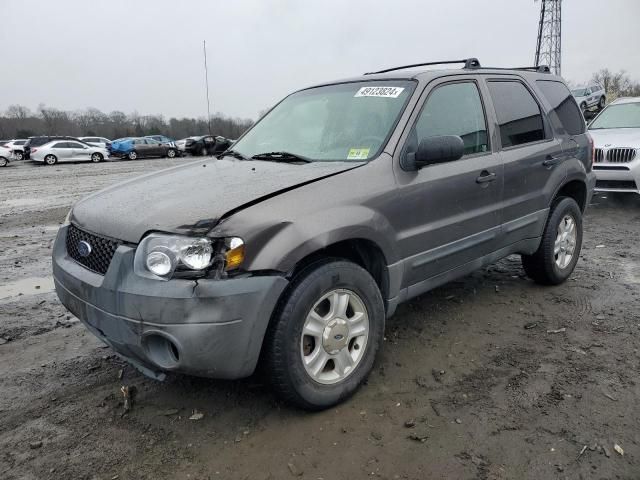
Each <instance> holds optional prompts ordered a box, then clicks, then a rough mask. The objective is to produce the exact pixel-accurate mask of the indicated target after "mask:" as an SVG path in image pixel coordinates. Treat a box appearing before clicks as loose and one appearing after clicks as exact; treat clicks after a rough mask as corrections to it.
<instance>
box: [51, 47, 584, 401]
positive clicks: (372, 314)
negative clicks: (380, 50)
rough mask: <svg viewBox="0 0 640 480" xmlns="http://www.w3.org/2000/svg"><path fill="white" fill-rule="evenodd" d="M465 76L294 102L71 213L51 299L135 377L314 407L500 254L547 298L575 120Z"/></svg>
mask: <svg viewBox="0 0 640 480" xmlns="http://www.w3.org/2000/svg"><path fill="white" fill-rule="evenodd" d="M441 63H457V62H441ZM462 63H464V67H463V68H461V69H449V70H429V69H424V68H422V69H418V70H416V69H415V68H413V69H410V68H408V67H399V68H394V69H388V70H383V71H381V72H375V73H371V74H365V75H363V76H360V77H357V78H352V79H348V80H341V81H336V82H330V83H326V84H322V85H319V86H315V87H312V88H306V89H303V90H300V91H298V92H295V93H293V94H291V95H289V96H288V97H286V98H285V99H284V100H282V101H281V102H280V103H279V104H277V105H276V106H275V107H274V108H273V109H272V110H271V111H269V112H268V113H267V114H266V115H265V116H264V117H263V118H262V119H260V121H259V122H258V123H256V124H255V125H254V126H253V127H252V128H251V129H250V130H249V131H247V132H246V133H245V134H244V135H243V136H242V137H241V138H240V139H239V140H238V141H237V142H236V143H235V144H234V145H233V148H232V149H231V150H227V151H225V152H223V153H222V154H220V155H219V157H218V158H217V159H215V158H213V159H208V160H200V161H197V162H194V163H190V164H187V165H183V166H179V167H175V168H171V169H169V170H165V171H162V172H158V173H153V174H150V175H146V176H144V177H141V178H139V179H135V180H132V181H128V182H125V183H123V184H120V185H116V186H113V187H110V188H107V189H106V190H103V191H101V192H98V193H95V194H93V195H91V196H89V197H87V198H85V199H84V200H81V201H79V202H78V203H77V204H76V205H75V206H74V207H73V209H72V210H71V212H70V213H69V216H68V218H67V221H66V222H65V224H64V226H63V227H62V228H61V229H60V231H59V233H58V236H57V240H56V243H55V246H54V251H53V274H54V278H55V285H56V290H57V293H58V296H59V297H60V299H61V301H62V303H63V304H64V305H65V306H66V307H67V308H68V309H69V310H70V311H71V312H72V313H73V314H74V315H76V316H77V317H78V318H79V319H80V320H82V322H83V323H84V324H85V325H86V326H87V328H88V329H89V330H90V331H91V332H93V333H94V334H95V335H96V336H98V337H99V338H100V339H101V340H103V341H104V342H105V343H106V344H108V345H110V346H111V347H112V348H113V349H114V350H115V351H116V352H117V353H118V354H119V355H120V356H121V357H123V358H124V359H126V360H128V361H129V362H130V363H132V364H133V365H134V366H136V367H137V368H138V369H139V370H141V371H142V372H143V373H145V374H147V375H149V376H151V377H154V378H158V379H162V378H163V377H164V375H165V372H182V373H187V374H193V375H199V376H205V377H214V378H240V377H245V376H248V375H251V374H252V373H253V372H254V370H256V367H257V366H258V365H259V366H260V367H261V370H264V372H265V373H266V375H267V376H268V378H269V380H270V381H271V383H272V385H273V386H274V388H275V389H276V391H277V392H278V393H279V394H280V395H282V397H283V398H284V399H286V400H287V401H289V402H291V403H293V404H295V405H297V406H300V407H302V408H306V409H311V410H313V409H323V408H327V407H329V406H331V405H334V404H336V403H338V402H340V401H342V400H344V399H346V398H347V397H349V396H350V395H351V394H352V393H354V391H355V390H356V389H357V388H358V387H359V385H361V384H362V382H363V381H364V380H365V378H366V377H367V374H368V373H369V372H370V371H371V369H372V366H373V364H374V360H375V358H376V355H377V354H378V351H379V350H380V348H381V346H382V342H383V335H384V328H385V319H386V318H388V317H389V316H391V315H392V314H393V313H394V312H395V310H396V307H397V306H398V304H400V303H402V302H404V301H406V300H408V299H410V298H412V297H415V296H416V295H420V294H422V293H424V292H426V291H428V290H430V289H432V288H434V287H437V286H438V285H442V284H444V283H446V282H449V281H451V280H453V279H455V278H457V277H460V276H463V275H466V274H468V273H469V272H471V271H473V270H475V269H477V268H480V267H482V266H484V265H487V264H489V263H492V262H495V261H496V260H498V259H500V258H503V257H505V256H507V255H511V254H520V255H521V256H522V263H523V266H524V270H525V272H526V273H527V274H528V275H529V276H530V277H531V278H532V279H533V280H535V281H536V282H538V283H541V284H545V285H555V284H559V283H562V282H563V281H565V280H566V279H567V277H569V275H570V274H571V272H572V271H573V269H574V267H575V265H576V262H577V261H578V257H579V253H580V247H581V243H582V214H583V212H584V209H585V208H586V206H587V205H588V203H589V200H590V198H591V195H592V191H593V188H594V183H595V177H594V174H593V173H592V171H591V166H592V158H593V146H592V143H591V140H590V138H589V135H588V134H587V133H586V131H585V124H584V121H583V119H582V115H581V114H580V110H579V107H578V105H577V104H576V102H575V101H574V99H573V97H572V96H571V93H570V91H569V90H568V88H567V87H566V85H565V84H564V83H563V81H562V80H561V79H560V78H559V77H555V76H552V75H551V74H549V73H548V69H545V68H542V67H539V68H531V69H497V68H481V67H480V64H479V62H478V61H477V60H476V59H469V60H466V61H462ZM423 65H430V64H421V65H417V66H416V65H412V66H410V67H418V68H419V67H422V66H423Z"/></svg>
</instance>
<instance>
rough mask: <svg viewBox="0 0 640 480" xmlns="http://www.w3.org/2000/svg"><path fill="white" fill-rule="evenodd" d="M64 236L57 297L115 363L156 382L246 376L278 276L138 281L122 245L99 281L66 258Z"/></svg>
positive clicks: (281, 281) (59, 244)
mask: <svg viewBox="0 0 640 480" xmlns="http://www.w3.org/2000/svg"><path fill="white" fill-rule="evenodd" d="M67 229H68V227H66V226H65V227H62V228H61V229H60V231H59V232H58V236H57V238H56V242H55V244H54V248H53V277H54V281H55V287H56V292H57V294H58V297H59V298H60V301H61V302H62V303H63V304H64V305H65V307H67V309H69V311H70V312H71V313H73V314H74V315H75V316H77V317H78V318H79V319H80V320H81V321H82V323H83V324H84V325H85V326H86V327H87V328H88V329H89V330H90V331H91V332H92V333H93V334H95V335H96V336H97V337H98V338H100V339H101V340H102V341H103V342H105V343H106V344H107V345H109V346H111V347H112V348H113V349H114V350H115V351H116V352H117V353H118V354H119V355H120V356H121V357H123V358H125V359H126V360H128V361H130V362H131V363H132V364H133V365H134V366H136V367H137V368H138V369H140V370H141V371H143V373H145V374H147V375H150V376H153V377H156V378H158V377H160V376H161V372H164V371H173V372H181V373H186V374H191V375H197V376H203V377H212V378H227V379H232V378H241V377H246V376H248V375H251V374H252V373H253V371H254V370H255V367H256V364H257V362H258V357H259V356H260V350H261V347H262V340H263V338H264V334H265V332H266V329H267V326H268V323H269V320H270V318H271V313H272V312H273V310H274V308H275V305H276V303H277V301H278V299H279V297H280V294H281V293H282V292H283V291H284V289H285V287H286V286H287V284H288V281H287V280H286V279H285V278H284V277H282V276H278V275H267V276H252V277H244V278H236V279H225V280H211V279H199V280H197V281H196V280H181V279H174V280H169V281H166V282H164V281H159V280H152V279H146V278H142V277H139V276H137V275H136V274H135V273H134V272H133V258H134V254H135V248H133V247H130V246H126V245H121V246H119V247H118V249H117V250H116V252H115V254H114V257H113V259H112V261H111V264H110V266H109V269H108V270H107V273H106V274H105V275H104V276H102V275H100V274H97V273H94V272H92V271H90V270H88V269H86V268H85V267H83V266H82V265H80V264H78V263H76V262H75V261H74V260H73V259H72V258H71V257H70V256H69V255H68V254H67V250H66V246H65V239H66V233H67Z"/></svg>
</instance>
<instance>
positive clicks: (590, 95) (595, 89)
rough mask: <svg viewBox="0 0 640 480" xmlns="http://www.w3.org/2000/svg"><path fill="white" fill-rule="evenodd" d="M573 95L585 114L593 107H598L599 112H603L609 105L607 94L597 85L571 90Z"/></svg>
mask: <svg viewBox="0 0 640 480" xmlns="http://www.w3.org/2000/svg"><path fill="white" fill-rule="evenodd" d="M571 94H572V95H573V98H575V99H576V103H577V104H578V105H580V110H582V111H583V112H585V111H587V110H589V109H590V108H593V107H598V110H602V109H603V108H604V107H605V105H606V104H607V94H606V92H605V91H604V88H602V87H601V86H600V85H598V84H595V83H593V84H591V85H588V86H585V87H578V88H574V89H573V90H571Z"/></svg>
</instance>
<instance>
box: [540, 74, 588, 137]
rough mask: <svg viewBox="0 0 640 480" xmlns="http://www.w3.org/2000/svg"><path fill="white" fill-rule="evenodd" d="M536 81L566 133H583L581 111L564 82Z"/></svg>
mask: <svg viewBox="0 0 640 480" xmlns="http://www.w3.org/2000/svg"><path fill="white" fill-rule="evenodd" d="M536 83H537V84H538V87H539V88H540V90H541V91H542V94H543V95H544V97H545V98H546V99H547V101H548V102H549V105H551V108H552V109H553V112H554V113H555V114H556V115H557V116H558V119H559V120H560V122H561V123H562V126H563V127H564V129H565V130H566V131H567V133H568V134H569V135H580V134H581V133H584V127H585V125H584V120H582V113H580V108H579V107H578V104H577V103H576V101H575V99H574V98H573V95H571V92H570V91H569V89H568V88H567V87H566V86H565V84H564V83H561V82H554V81H551V80H538V81H537V82H536Z"/></svg>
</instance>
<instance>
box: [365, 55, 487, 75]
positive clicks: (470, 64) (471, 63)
mask: <svg viewBox="0 0 640 480" xmlns="http://www.w3.org/2000/svg"><path fill="white" fill-rule="evenodd" d="M452 63H464V67H462V68H480V61H479V60H478V59H477V58H465V59H463V60H445V61H442V62H426V63H414V64H413V65H403V66H402V67H393V68H385V69H384V70H378V71H377V72H367V73H365V75H374V74H376V73H387V72H393V71H395V70H404V69H406V68H414V67H426V66H428V65H448V64H452Z"/></svg>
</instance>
